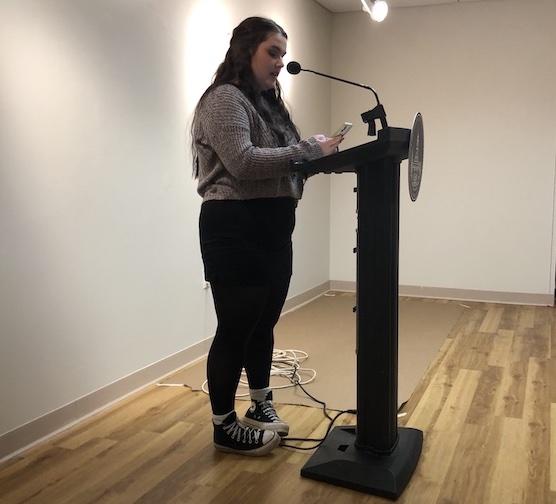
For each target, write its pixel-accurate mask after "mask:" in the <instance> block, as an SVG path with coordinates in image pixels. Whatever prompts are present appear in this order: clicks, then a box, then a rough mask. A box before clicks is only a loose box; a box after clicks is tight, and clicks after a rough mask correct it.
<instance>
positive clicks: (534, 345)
mask: <svg viewBox="0 0 556 504" xmlns="http://www.w3.org/2000/svg"><path fill="white" fill-rule="evenodd" d="M465 304H466V305H467V306H469V309H467V310H466V311H465V313H464V314H463V315H462V317H461V319H460V320H459V321H458V323H457V325H456V326H455V327H454V329H453V331H452V333H451V334H450V335H449V337H448V339H447V340H446V342H445V344H444V345H443V347H442V349H441V351H440V353H439V355H438V358H437V359H436V360H435V362H433V363H432V364H431V367H430V368H429V370H428V372H427V374H426V376H425V377H424V378H423V381H422V382H421V384H420V385H419V387H418V389H417V390H416V391H415V393H414V395H413V396H412V398H411V400H410V401H409V402H408V404H407V405H406V408H405V410H406V411H407V413H408V415H407V416H406V417H405V418H404V419H403V421H400V424H401V425H404V424H405V425H407V426H412V427H417V428H419V429H422V430H423V431H424V438H425V441H424V446H423V453H422V455H421V459H420V462H419V466H418V468H417V470H416V472H415V474H414V476H413V478H412V480H411V482H410V484H409V486H408V487H407V488H406V490H405V492H404V494H403V495H402V497H401V498H400V499H399V500H398V502H402V503H410V504H420V503H422V504H434V503H438V504H456V503H457V504H460V503H461V504H463V503H469V504H486V503H493V504H513V503H521V502H524V503H538V504H545V503H552V504H555V503H556V492H555V491H556V467H555V465H552V466H551V463H550V454H551V451H552V452H553V453H556V435H555V436H554V437H553V438H551V436H550V431H551V426H553V428H554V429H556V356H555V355H554V354H555V353H556V316H555V310H554V309H553V308H541V307H524V306H510V305H496V304H482V303H465ZM553 334H554V339H552V337H551V336H552V335H553ZM553 356H554V358H553ZM245 405H246V403H245V402H238V411H240V412H241V413H243V409H244V408H245ZM278 411H279V413H280V414H281V416H283V417H284V418H285V419H286V420H288V421H289V422H290V424H291V435H295V436H298V437H306V436H319V434H322V433H323V431H324V429H325V427H326V423H327V422H326V421H324V420H323V416H322V412H321V411H319V410H318V409H315V408H307V407H303V406H279V407H278ZM209 419H210V408H209V403H208V400H207V397H206V396H205V395H204V394H202V393H196V392H191V391H190V390H188V389H182V388H157V387H151V388H149V389H148V390H146V391H144V392H142V393H141V394H138V395H136V396H135V397H132V398H129V399H127V400H125V401H124V402H122V403H120V404H118V405H117V406H115V407H113V408H112V409H111V410H110V411H108V412H105V413H102V414H100V415H98V416H96V417H94V418H91V419H89V420H87V421H86V422H84V423H82V424H80V425H79V426H77V427H75V428H73V429H72V430H70V431H67V432H65V433H63V434H60V435H59V436H57V437H56V438H54V439H52V440H50V441H49V442H48V443H46V444H44V445H42V446H39V447H36V448H34V449H32V450H31V451H29V452H27V453H24V454H23V455H21V456H20V457H18V458H15V459H12V460H10V461H8V462H7V463H5V464H3V465H2V466H0V503H1V504H6V503H19V502H29V503H56V504H61V503H64V502H70V503H87V502H95V503H98V502H102V503H105V502H119V503H128V502H142V503H143V502H144V503H157V504H158V503H164V504H165V503H179V502H191V503H196V504H197V503H199V504H202V503H209V502H212V503H218V504H219V503H242V504H243V503H247V504H249V503H252V504H261V503H264V504H266V503H276V504H284V503H286V504H293V503H304V504H309V503H317V502H318V503H334V504H341V503H379V502H388V501H385V500H383V499H381V498H378V497H372V496H367V495H364V494H360V493H358V492H355V491H351V490H348V489H343V488H339V487H335V486H332V485H328V484H325V483H319V482H316V481H312V480H307V479H302V478H300V476H299V470H300V468H301V466H302V465H303V463H304V462H305V460H307V458H308V457H309V456H310V452H309V453H302V452H301V453H300V452H293V451H291V450H288V449H285V448H279V449H277V450H275V451H274V452H273V453H272V454H271V455H270V456H268V457H263V458H249V457H241V456H237V455H229V454H222V453H219V452H216V451H215V450H214V449H213V447H212V439H211V436H212V427H211V424H210V421H209ZM353 421H354V419H353V418H349V417H347V418H345V419H344V421H343V422H342V423H345V424H349V423H353Z"/></svg>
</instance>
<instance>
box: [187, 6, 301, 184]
mask: <svg viewBox="0 0 556 504" xmlns="http://www.w3.org/2000/svg"><path fill="white" fill-rule="evenodd" d="M273 33H279V34H280V35H282V36H283V37H284V38H286V39H287V38H288V35H287V34H286V32H285V31H284V29H283V28H282V27H281V26H280V25H279V24H278V23H276V22H275V21H272V19H267V18H263V17H249V18H247V19H244V20H243V21H242V22H241V23H240V24H239V25H237V26H236V27H235V28H234V31H233V33H232V38H231V39H230V47H229V48H228V51H227V52H226V56H225V58H224V61H223V62H222V63H220V65H219V66H218V69H217V70H216V73H215V74H214V78H213V80H212V84H211V85H210V86H209V87H208V88H207V89H206V90H205V92H204V93H203V95H202V96H201V98H200V99H199V102H198V103H197V106H196V108H195V113H194V115H193V121H192V124H191V139H192V142H191V143H192V151H193V175H194V177H195V178H197V177H198V175H199V165H198V158H197V152H196V149H195V141H194V131H195V127H196V125H197V118H198V114H197V112H198V110H199V107H200V106H201V104H202V102H203V100H204V98H205V96H207V95H208V94H209V93H210V92H211V91H212V90H213V89H214V88H216V87H218V86H220V85H222V84H233V85H234V86H236V87H237V88H239V89H240V90H241V91H242V92H243V93H244V94H245V96H247V98H249V100H250V101H251V103H252V104H253V106H254V107H255V109H256V110H257V112H259V114H260V115H261V117H262V118H263V119H264V120H265V122H266V123H267V124H268V126H269V128H270V129H271V130H272V132H273V133H274V135H275V137H276V140H277V141H278V144H279V145H281V146H285V145H286V130H289V131H290V132H291V133H293V135H294V136H295V138H296V139H297V140H299V139H300V134H299V130H298V129H297V127H296V126H295V124H294V123H293V121H292V119H291V116H290V114H289V112H288V110H287V109H286V106H285V104H284V101H283V100H282V89H281V88H280V84H279V83H278V82H276V87H275V88H274V89H270V90H267V91H263V92H261V91H259V90H257V86H256V81H255V76H254V75H253V71H252V70H251V58H252V57H253V55H254V54H255V52H256V51H257V48H258V47H259V45H260V44H261V43H262V42H264V41H265V40H266V39H267V38H268V37H269V35H271V34H273Z"/></svg>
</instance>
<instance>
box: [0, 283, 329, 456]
mask: <svg viewBox="0 0 556 504" xmlns="http://www.w3.org/2000/svg"><path fill="white" fill-rule="evenodd" d="M328 290H329V282H328V281H327V282H324V283H322V284H321V285H318V286H317V287H314V288H312V289H309V290H308V291H306V292H303V293H301V294H299V295H297V296H293V297H291V298H290V299H287V300H286V303H285V304H284V309H283V311H282V314H285V313H286V312H289V311H292V310H294V309H297V308H299V307H301V306H302V305H304V304H307V303H309V302H310V301H312V300H313V299H315V298H317V297H319V296H320V295H322V294H324V293H325V292H327V291H328ZM212 339H213V338H212V337H209V338H206V339H204V340H202V341H200V342H198V343H196V344H194V345H191V346H190V347H188V348H185V349H183V350H181V351H179V352H177V353H175V354H173V355H170V356H168V357H165V358H164V359H162V360H160V361H158V362H155V363H154V364H151V365H149V366H147V367H145V368H143V369H140V370H138V371H135V372H134V373H131V374H130V375H128V376H125V377H124V378H121V379H120V380H117V381H115V382H113V383H111V384H109V385H106V386H105V387H102V388H101V389H99V390H96V391H94V392H91V393H90V394H87V395H85V396H83V397H80V398H79V399H76V400H75V401H72V402H71V403H68V404H66V405H64V406H62V407H60V408H58V409H56V410H54V411H52V412H50V413H47V414H45V415H43V416H41V417H39V418H36V419H34V420H31V421H30V422H28V423H26V424H24V425H22V426H20V427H16V428H15V429H13V430H11V431H9V432H6V433H5V434H2V435H0V463H1V462H5V461H6V460H8V459H11V458H13V457H15V456H17V455H19V454H21V453H22V452H24V451H27V450H28V449H30V448H32V447H34V446H35V445H37V444H39V443H42V442H44V441H46V440H48V439H49V438H51V437H53V436H55V435H57V434H59V433H61V432H63V431H65V430H67V429H69V428H71V427H73V426H74V425H75V424H77V423H79V422H82V421H83V420H86V419H87V418H89V417H91V416H93V415H96V414H97V413H100V412H101V411H103V410H105V409H107V408H109V407H110V406H112V405H113V404H115V403H117V402H118V401H121V400H122V399H125V398H126V397H128V396H130V395H132V394H135V393H137V392H139V391H141V390H142V389H144V388H146V387H148V386H150V385H153V384H155V383H157V382H159V381H161V380H162V379H164V378H165V377H166V376H168V375H171V374H173V373H175V372H176V371H178V370H180V369H183V368H184V367H185V366H187V365H191V364H194V363H195V362H196V361H197V360H199V359H201V358H203V357H205V356H206V355H207V353H208V351H209V349H210V345H211V343H212Z"/></svg>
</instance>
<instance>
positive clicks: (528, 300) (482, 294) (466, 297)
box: [330, 280, 554, 306]
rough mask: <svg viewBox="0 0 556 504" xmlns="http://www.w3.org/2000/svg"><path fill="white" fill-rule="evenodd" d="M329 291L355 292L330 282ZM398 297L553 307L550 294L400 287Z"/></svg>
mask: <svg viewBox="0 0 556 504" xmlns="http://www.w3.org/2000/svg"><path fill="white" fill-rule="evenodd" d="M330 290H338V291H346V292H355V282H346V281H343V280H330ZM399 294H400V296H407V297H420V298H434V299H453V300H456V301H477V302H481V303H502V304H519V305H534V306H554V296H553V295H551V294H532V293H528V292H499V291H481V290H471V289H447V288H444V287H419V286H416V285H400V288H399Z"/></svg>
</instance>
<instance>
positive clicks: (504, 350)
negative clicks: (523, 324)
mask: <svg viewBox="0 0 556 504" xmlns="http://www.w3.org/2000/svg"><path fill="white" fill-rule="evenodd" d="M513 339H514V331H513V330H507V329H500V330H499V331H498V332H497V334H496V336H495V337H494V339H493V343H492V348H491V350H490V353H489V355H488V360H487V364H488V365H489V366H498V367H504V366H506V364H507V362H508V361H509V360H510V356H511V353H512V343H513Z"/></svg>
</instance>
